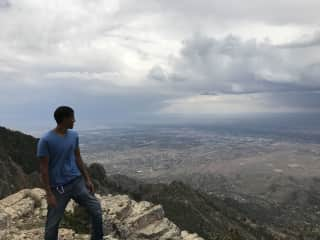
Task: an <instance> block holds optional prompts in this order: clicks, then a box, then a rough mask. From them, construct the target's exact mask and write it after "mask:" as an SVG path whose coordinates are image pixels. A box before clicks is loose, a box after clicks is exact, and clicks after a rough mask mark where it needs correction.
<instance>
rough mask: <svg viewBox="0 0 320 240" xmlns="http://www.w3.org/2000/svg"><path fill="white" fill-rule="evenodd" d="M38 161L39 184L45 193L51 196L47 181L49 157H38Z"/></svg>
mask: <svg viewBox="0 0 320 240" xmlns="http://www.w3.org/2000/svg"><path fill="white" fill-rule="evenodd" d="M39 160H40V175H41V182H42V184H43V188H44V189H45V191H46V193H47V194H48V195H49V194H52V191H51V188H50V181H49V157H39Z"/></svg>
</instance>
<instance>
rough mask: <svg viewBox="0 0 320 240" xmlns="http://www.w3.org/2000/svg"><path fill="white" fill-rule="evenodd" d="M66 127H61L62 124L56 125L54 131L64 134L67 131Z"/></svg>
mask: <svg viewBox="0 0 320 240" xmlns="http://www.w3.org/2000/svg"><path fill="white" fill-rule="evenodd" d="M67 130H68V129H67V128H65V127H62V126H57V127H55V129H54V131H56V132H57V133H60V134H62V135H64V134H66V133H67Z"/></svg>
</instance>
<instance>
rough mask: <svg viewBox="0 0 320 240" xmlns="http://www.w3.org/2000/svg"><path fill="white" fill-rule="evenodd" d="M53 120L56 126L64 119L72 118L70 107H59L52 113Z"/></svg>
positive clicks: (72, 113) (72, 112)
mask: <svg viewBox="0 0 320 240" xmlns="http://www.w3.org/2000/svg"><path fill="white" fill-rule="evenodd" d="M53 115H54V119H55V120H56V122H57V124H60V123H62V121H63V119H64V118H69V117H72V116H74V111H73V109H72V108H71V107H68V106H60V107H58V108H57V109H56V110H55V111H54V114H53Z"/></svg>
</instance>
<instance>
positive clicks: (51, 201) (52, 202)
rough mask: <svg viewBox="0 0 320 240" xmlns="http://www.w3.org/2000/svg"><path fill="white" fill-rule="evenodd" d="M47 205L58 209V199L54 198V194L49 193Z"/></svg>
mask: <svg viewBox="0 0 320 240" xmlns="http://www.w3.org/2000/svg"><path fill="white" fill-rule="evenodd" d="M46 196H47V204H48V206H51V207H56V206H57V201H56V197H55V196H54V194H53V193H52V192H49V193H47V195H46Z"/></svg>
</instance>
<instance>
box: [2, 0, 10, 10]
mask: <svg viewBox="0 0 320 240" xmlns="http://www.w3.org/2000/svg"><path fill="white" fill-rule="evenodd" d="M9 7H10V2H9V0H0V9H1V8H9Z"/></svg>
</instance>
